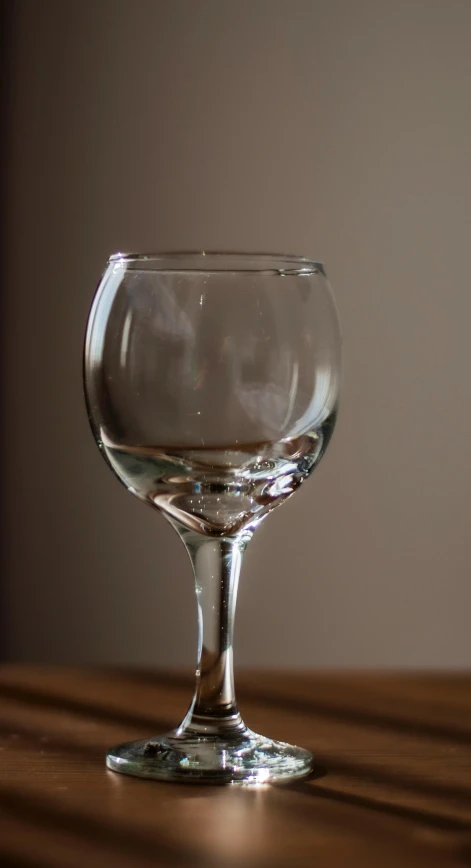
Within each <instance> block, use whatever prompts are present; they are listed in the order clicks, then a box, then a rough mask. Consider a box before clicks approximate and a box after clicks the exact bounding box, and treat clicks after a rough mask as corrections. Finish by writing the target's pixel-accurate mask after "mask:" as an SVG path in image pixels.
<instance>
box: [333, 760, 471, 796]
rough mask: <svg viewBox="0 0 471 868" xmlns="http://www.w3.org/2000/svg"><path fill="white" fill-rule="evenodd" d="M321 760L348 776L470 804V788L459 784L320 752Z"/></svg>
mask: <svg viewBox="0 0 471 868" xmlns="http://www.w3.org/2000/svg"><path fill="white" fill-rule="evenodd" d="M322 762H323V763H324V762H325V764H326V766H327V767H328V769H329V771H330V772H340V773H341V774H345V775H347V776H348V777H351V778H356V779H360V780H361V779H362V778H363V779H365V780H368V781H372V782H374V783H379V784H386V785H391V784H392V785H393V786H394V787H397V788H398V789H401V790H405V791H410V792H413V793H422V794H423V795H426V796H435V797H438V798H441V799H443V800H445V801H446V800H447V799H455V800H456V801H462V802H464V803H468V804H471V788H470V787H467V786H461V785H459V784H447V783H432V782H430V781H429V780H422V779H421V778H420V777H419V776H418V775H408V776H407V777H404V776H403V775H401V774H400V773H399V772H395V771H394V770H391V769H390V768H385V767H384V766H376V765H375V766H371V765H365V764H362V763H352V762H348V760H344V759H342V758H340V759H339V758H338V757H336V756H333V755H328V754H326V753H325V752H323V753H322Z"/></svg>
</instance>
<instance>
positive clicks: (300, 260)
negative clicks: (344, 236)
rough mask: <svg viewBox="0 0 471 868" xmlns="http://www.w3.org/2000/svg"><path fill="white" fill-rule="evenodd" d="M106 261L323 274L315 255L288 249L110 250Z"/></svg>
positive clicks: (171, 268)
mask: <svg viewBox="0 0 471 868" xmlns="http://www.w3.org/2000/svg"><path fill="white" fill-rule="evenodd" d="M108 263H109V264H114V265H115V264H116V263H123V264H126V265H130V266H133V265H134V266H135V267H137V268H139V267H141V268H145V270H148V271H167V272H181V271H188V272H193V273H207V272H213V271H214V272H239V271H240V272H253V273H259V274H267V273H271V274H281V275H283V274H300V275H302V274H318V273H319V272H320V273H321V274H325V271H324V265H323V263H322V262H321V261H319V260H317V259H312V258H310V257H308V256H300V255H296V254H290V253H246V252H240V251H234V252H232V251H220V250H208V251H206V250H175V251H174V250H171V251H162V252H158V253H122V252H118V253H113V254H112V255H111V256H110V257H109V258H108Z"/></svg>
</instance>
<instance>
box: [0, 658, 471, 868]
mask: <svg viewBox="0 0 471 868" xmlns="http://www.w3.org/2000/svg"><path fill="white" fill-rule="evenodd" d="M238 687H239V690H238V694H239V701H240V706H241V710H242V712H243V715H244V718H245V720H246V722H247V723H248V724H249V725H250V726H251V727H252V728H253V729H255V730H258V731H260V732H263V733H264V734H266V735H271V736H273V737H274V738H279V739H283V740H286V741H291V742H294V743H297V744H300V745H302V746H305V747H308V748H310V749H311V750H313V752H314V753H315V755H316V757H317V768H316V772H315V774H314V775H313V776H312V777H311V778H310V779H308V780H306V781H302V782H298V783H295V784H291V785H284V786H268V787H264V788H260V789H256V790H253V789H248V788H247V789H244V788H240V787H231V786H229V787H212V786H196V785H187V786H184V785H175V784H168V783H167V784H166V783H158V782H151V781H142V780H138V779H132V778H129V777H124V776H121V775H116V774H114V773H113V772H109V771H107V769H106V768H105V766H104V760H103V757H104V752H105V749H106V748H107V747H109V746H110V745H112V744H114V743H116V742H120V741H124V740H127V739H132V738H138V737H145V736H151V735H156V734H157V733H159V732H162V731H165V730H166V729H169V728H171V726H173V725H174V724H175V723H176V722H178V721H179V720H180V718H181V717H182V716H183V714H184V712H185V711H186V707H187V705H188V703H189V699H190V694H191V679H189V678H185V677H182V676H179V675H178V674H172V673H169V672H154V673H150V672H143V671H139V672H129V671H127V672H122V671H114V670H107V671H105V670H103V669H101V670H88V671H86V670H71V669H58V668H33V667H21V666H4V667H3V668H1V669H0V864H2V865H6V866H9V865H11V866H12V868H15V866H18V868H20V866H24V868H28V866H39V868H43V866H44V868H56V866H60V868H62V866H64V868H69V866H70V868H76V866H77V868H78V866H80V868H83V866H84V865H86V866H87V868H95V866H97V868H98V866H100V868H107V866H113V868H141V866H142V868H146V866H169V868H170V866H182V868H183V866H188V868H200V866H201V868H213V866H215V868H216V866H224V868H225V866H227V868H239V866H244V868H245V866H248V868H282V866H294V868H297V866H299V868H301V866H302V868H304V866H306V868H307V866H316V868H324V866H325V868H337V866H342V868H343V866H349V868H350V866H356V865H358V866H362V868H364V866H375V868H376V866H384V868H389V866H409V865H410V866H415V868H422V866H427V868H435V866H437V868H438V866H440V868H446V866H450V868H453V866H471V676H469V677H468V676H467V675H440V676H439V675H436V676H433V675H413V676H406V675H392V674H387V675H386V674H384V675H381V674H374V675H365V674H362V675H354V674H345V675H335V674H328V675H327V674H319V673H299V672H297V673H283V674H279V673H278V674H276V673H270V674H253V673H251V674H245V675H240V676H239V678H238Z"/></svg>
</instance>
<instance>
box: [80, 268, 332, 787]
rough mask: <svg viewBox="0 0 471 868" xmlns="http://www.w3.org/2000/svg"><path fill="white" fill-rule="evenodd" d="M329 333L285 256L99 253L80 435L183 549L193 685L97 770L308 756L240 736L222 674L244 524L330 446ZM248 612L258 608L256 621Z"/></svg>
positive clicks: (315, 272) (168, 774) (309, 287)
mask: <svg viewBox="0 0 471 868" xmlns="http://www.w3.org/2000/svg"><path fill="white" fill-rule="evenodd" d="M340 367H341V363H340V333H339V324H338V318H337V312H336V308H335V303H334V301H333V297H332V294H331V291H330V289H329V286H328V283H327V280H326V276H325V272H324V269H323V266H322V265H321V264H320V263H318V262H314V261H312V260H310V259H306V258H303V257H298V256H278V255H267V254H265V255H259V254H230V253H171V254H156V255H144V254H139V255H134V254H132V255H131V254H129V255H128V254H121V253H118V254H116V255H114V256H111V258H110V260H109V262H108V266H107V269H106V271H105V274H104V276H103V279H102V281H101V283H100V285H99V287H98V290H97V293H96V296H95V299H94V301H93V304H92V308H91V311H90V316H89V321H88V328H87V335H86V343H85V367H84V370H85V373H84V377H85V391H86V400H87V406H88V412H89V418H90V422H91V425H92V429H93V432H94V435H95V438H96V441H97V443H98V446H99V448H100V450H101V452H102V454H103V456H104V457H105V458H106V460H107V462H108V464H109V465H110V467H111V468H112V469H113V470H114V472H115V473H116V475H117V476H118V478H119V479H120V480H121V482H123V484H124V485H125V486H126V488H127V489H128V491H130V492H132V494H134V495H136V497H138V498H139V499H140V500H142V501H144V502H145V503H147V504H149V505H151V506H152V507H154V508H155V507H157V509H159V510H160V511H161V512H162V514H163V515H164V516H165V517H166V518H167V519H168V521H169V522H170V523H171V524H172V526H173V527H174V528H175V530H176V531H177V533H178V534H179V536H180V538H181V539H182V541H183V543H184V545H185V547H186V550H187V552H188V554H189V556H190V560H191V563H192V566H193V570H194V575H195V583H196V597H197V605H198V630H199V641H198V665H197V669H196V690H195V695H194V698H193V701H192V703H191V705H190V708H189V711H188V713H187V715H186V717H185V719H184V720H183V722H182V723H181V724H180V726H178V727H177V728H176V729H174V730H172V731H171V732H169V733H166V734H165V735H159V736H157V737H156V738H151V739H142V740H141V741H136V742H132V743H129V744H123V745H119V746H118V747H116V748H114V749H112V750H110V751H109V752H108V754H107V765H108V767H109V768H110V769H113V770H114V771H118V772H124V773H126V774H131V775H137V776H140V777H146V778H160V779H166V780H176V781H185V780H191V781H195V780H196V781H214V782H217V781H219V782H243V783H246V784H251V783H254V784H257V783H261V782H266V781H277V780H283V779H287V778H296V777H301V776H303V775H306V774H308V773H309V771H310V769H311V766H312V755H311V754H310V753H309V751H307V750H304V749H302V748H299V747H295V746H292V745H288V744H285V743H284V742H278V741H273V740H271V739H269V738H266V737H264V736H261V735H257V734H256V733H254V732H252V731H251V730H250V729H248V728H247V727H246V726H245V724H244V723H243V721H242V718H241V716H240V714H239V711H238V708H237V704H236V699H235V693H234V678H233V665H232V639H233V626H234V611H235V605H236V595H237V584H238V580H239V572H240V567H241V563H242V557H243V554H244V551H245V548H246V546H247V544H248V542H249V541H250V539H251V537H252V535H253V532H254V530H255V528H256V527H257V526H258V525H259V524H260V522H261V521H262V520H263V519H264V518H265V517H266V516H267V515H268V513H269V512H270V511H271V510H272V509H273V508H274V507H275V506H278V505H279V504H280V503H283V501H285V500H286V499H287V498H288V497H289V496H290V495H291V494H292V493H293V492H294V491H295V490H296V489H297V488H298V487H299V485H301V483H302V482H304V480H305V479H307V477H308V476H310V474H311V473H312V471H313V470H314V468H315V467H316V465H317V464H318V462H319V460H320V458H321V456H322V455H323V453H324V451H325V449H326V447H327V444H328V442H329V440H330V436H331V434H332V430H333V427H334V423H335V416H336V410H337V402H338V395H339V383H340ZM261 614H262V613H261Z"/></svg>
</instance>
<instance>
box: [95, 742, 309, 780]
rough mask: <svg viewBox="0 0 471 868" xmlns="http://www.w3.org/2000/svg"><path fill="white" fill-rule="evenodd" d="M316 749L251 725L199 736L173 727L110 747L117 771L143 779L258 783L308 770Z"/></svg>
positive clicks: (108, 760)
mask: <svg viewBox="0 0 471 868" xmlns="http://www.w3.org/2000/svg"><path fill="white" fill-rule="evenodd" d="M312 762H313V758H312V754H311V753H310V752H309V751H307V750H304V749H303V748H300V747H295V746H294V745H290V744H285V743H284V742H282V741H272V740H271V739H269V738H265V737H264V736H263V735H257V733H255V732H252V731H251V730H250V729H244V730H243V731H242V732H238V733H234V735H232V736H226V737H222V738H221V736H217V735H214V736H211V735H206V736H200V735H195V734H192V733H189V732H181V731H179V730H174V731H173V732H169V733H166V734H165V735H163V736H158V737H157V738H155V739H154V738H152V739H143V740H141V741H132V742H127V743H126V744H120V745H118V746H117V747H115V748H112V749H111V750H110V751H108V753H107V756H106V765H107V766H108V768H109V769H112V770H113V771H114V772H120V773H121V774H125V775H135V776H137V777H140V778H155V779H157V780H165V781H178V782H180V783H182V782H187V781H188V782H193V783H221V784H225V783H241V784H245V785H257V784H264V783H270V782H273V783H274V782H276V781H288V780H293V779H294V778H301V777H305V776H306V775H308V774H309V773H310V772H311V770H312Z"/></svg>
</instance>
